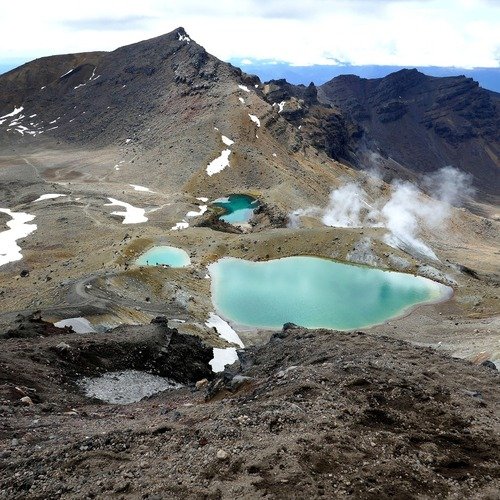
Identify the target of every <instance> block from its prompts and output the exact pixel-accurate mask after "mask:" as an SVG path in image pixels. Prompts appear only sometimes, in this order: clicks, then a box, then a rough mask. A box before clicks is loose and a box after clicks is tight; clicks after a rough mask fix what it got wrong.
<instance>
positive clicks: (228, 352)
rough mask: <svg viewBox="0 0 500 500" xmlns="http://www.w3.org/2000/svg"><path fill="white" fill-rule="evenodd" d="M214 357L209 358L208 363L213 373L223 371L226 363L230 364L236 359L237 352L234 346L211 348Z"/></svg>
mask: <svg viewBox="0 0 500 500" xmlns="http://www.w3.org/2000/svg"><path fill="white" fill-rule="evenodd" d="M213 353H214V357H213V358H212V359H211V360H210V362H209V364H210V366H211V367H212V371H213V372H214V373H219V372H223V371H224V368H225V367H226V365H232V364H233V363H234V362H235V361H238V354H237V353H236V349H235V348H234V347H228V348H227V349H221V348H220V347H214V348H213Z"/></svg>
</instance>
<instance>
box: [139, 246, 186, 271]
mask: <svg viewBox="0 0 500 500" xmlns="http://www.w3.org/2000/svg"><path fill="white" fill-rule="evenodd" d="M135 262H136V264H138V265H140V266H169V267H186V266H189V264H191V259H190V258H189V255H188V254H187V252H185V251H184V250H182V248H176V247H169V246H158V247H153V248H150V249H149V250H148V251H147V252H145V253H143V254H142V255H141V256H140V257H139V258H138V259H137V260H136V261H135Z"/></svg>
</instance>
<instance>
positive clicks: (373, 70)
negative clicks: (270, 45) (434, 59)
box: [230, 58, 500, 92]
mask: <svg viewBox="0 0 500 500" xmlns="http://www.w3.org/2000/svg"><path fill="white" fill-rule="evenodd" d="M241 61H242V59H240V58H238V59H232V60H230V62H231V63H232V64H234V65H235V66H241V68H242V69H243V70H244V71H246V72H247V73H253V74H255V75H257V76H258V77H259V78H260V79H261V80H262V81H268V80H279V79H282V78H284V79H286V80H287V81H288V82H290V83H293V84H295V85H299V84H301V83H302V84H304V85H308V84H309V83H310V82H313V83H314V84H316V85H322V84H323V83H326V82H327V81H329V80H331V79H332V78H335V77H336V76H341V75H356V76H360V77H361V78H383V77H384V76H387V75H389V74H391V73H395V72H396V71H400V70H402V69H418V71H420V72H421V73H425V74H426V75H429V76H440V77H444V76H460V75H463V76H466V77H468V78H472V79H473V80H475V81H476V82H478V83H479V85H480V86H481V87H483V88H485V89H488V90H493V91H494V92H500V68H472V69H468V68H453V67H448V68H447V67H439V66H418V67H415V66H379V65H366V66H354V65H350V64H342V65H320V64H317V65H313V66H292V65H291V64H288V63H282V62H276V61H272V60H269V61H252V63H251V64H242V62H241ZM243 61H245V60H243Z"/></svg>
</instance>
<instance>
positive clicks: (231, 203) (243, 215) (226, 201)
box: [212, 194, 259, 224]
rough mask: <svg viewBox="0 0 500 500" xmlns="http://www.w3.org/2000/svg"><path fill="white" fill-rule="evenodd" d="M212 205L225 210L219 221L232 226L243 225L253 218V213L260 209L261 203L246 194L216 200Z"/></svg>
mask: <svg viewBox="0 0 500 500" xmlns="http://www.w3.org/2000/svg"><path fill="white" fill-rule="evenodd" d="M212 205H215V206H216V207H221V208H223V209H224V210H225V213H224V214H223V215H221V216H220V217H219V219H221V220H223V221H225V222H229V223H230V224H242V223H245V222H248V221H249V220H250V219H251V218H252V216H253V211H254V210H255V209H256V208H258V207H259V201H258V200H256V199H255V198H253V197H252V196H248V195H246V194H232V195H230V196H228V197H227V198H219V199H217V200H215V201H214V202H213V203H212Z"/></svg>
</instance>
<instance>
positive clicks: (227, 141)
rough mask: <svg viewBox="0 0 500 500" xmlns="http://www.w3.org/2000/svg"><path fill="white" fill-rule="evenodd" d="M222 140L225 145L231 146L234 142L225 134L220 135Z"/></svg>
mask: <svg viewBox="0 0 500 500" xmlns="http://www.w3.org/2000/svg"><path fill="white" fill-rule="evenodd" d="M222 142H223V143H224V144H225V145H226V146H232V145H233V144H234V141H232V140H231V139H229V137H226V136H225V135H223V136H222Z"/></svg>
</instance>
